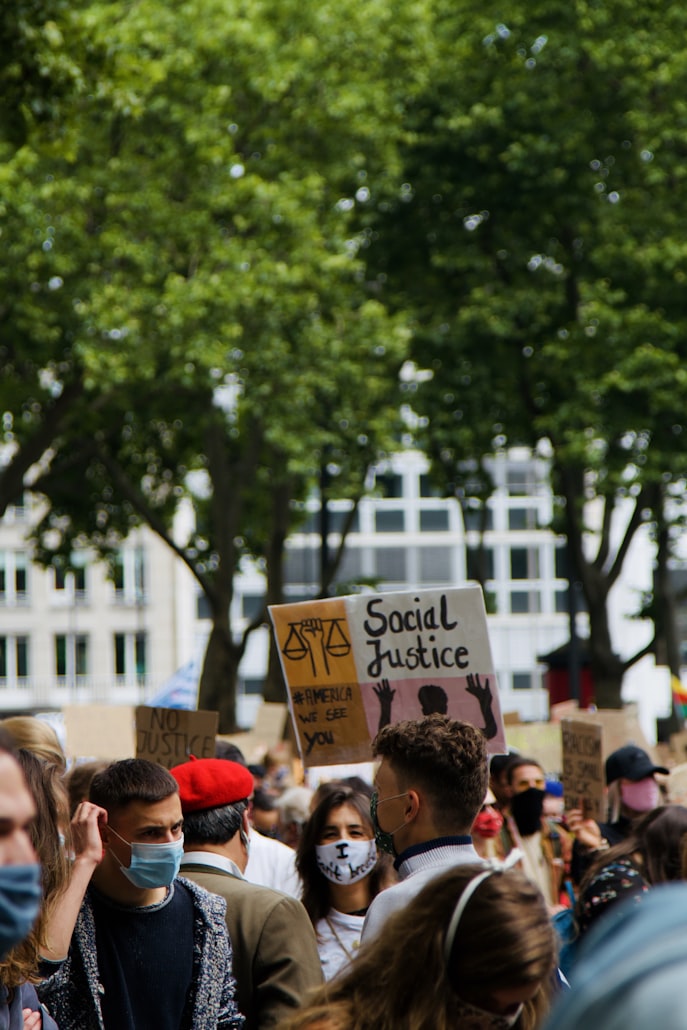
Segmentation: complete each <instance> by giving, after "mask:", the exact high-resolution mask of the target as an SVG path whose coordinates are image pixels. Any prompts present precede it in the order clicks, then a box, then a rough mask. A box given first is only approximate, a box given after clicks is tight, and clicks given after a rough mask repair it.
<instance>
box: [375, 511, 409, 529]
mask: <svg viewBox="0 0 687 1030" xmlns="http://www.w3.org/2000/svg"><path fill="white" fill-rule="evenodd" d="M375 529H376V530H377V532H378V533H402V532H403V531H404V529H405V512H404V511H403V510H402V509H397V510H393V511H381V510H380V511H376V512H375Z"/></svg>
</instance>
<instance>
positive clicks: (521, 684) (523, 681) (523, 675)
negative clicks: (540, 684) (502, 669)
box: [513, 672, 532, 690]
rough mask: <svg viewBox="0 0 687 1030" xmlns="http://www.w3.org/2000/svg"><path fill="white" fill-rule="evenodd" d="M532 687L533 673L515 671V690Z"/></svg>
mask: <svg viewBox="0 0 687 1030" xmlns="http://www.w3.org/2000/svg"><path fill="white" fill-rule="evenodd" d="M531 689H532V673H531V672H514V673H513V690H531Z"/></svg>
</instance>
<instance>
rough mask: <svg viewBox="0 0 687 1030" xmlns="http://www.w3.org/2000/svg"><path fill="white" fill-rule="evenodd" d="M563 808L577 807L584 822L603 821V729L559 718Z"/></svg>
mask: <svg viewBox="0 0 687 1030" xmlns="http://www.w3.org/2000/svg"><path fill="white" fill-rule="evenodd" d="M560 726H561V743H562V762H563V770H562V773H563V776H562V778H563V788H564V792H565V807H566V808H579V809H580V811H581V812H582V814H583V816H584V818H585V819H596V821H597V822H599V821H603V819H604V815H605V813H604V808H605V805H604V785H605V782H606V779H605V775H604V760H603V749H602V737H603V728H602V726H601V725H600V724H599V723H593V722H581V721H578V720H576V719H561V723H560Z"/></svg>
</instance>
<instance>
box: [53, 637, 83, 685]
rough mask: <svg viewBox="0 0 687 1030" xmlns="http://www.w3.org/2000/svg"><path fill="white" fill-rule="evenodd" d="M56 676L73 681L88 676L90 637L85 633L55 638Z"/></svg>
mask: <svg viewBox="0 0 687 1030" xmlns="http://www.w3.org/2000/svg"><path fill="white" fill-rule="evenodd" d="M55 675H56V676H57V677H58V678H59V679H66V680H68V681H71V680H73V679H75V678H82V677H84V676H87V675H88V637H87V636H86V635H85V634H83V633H58V634H57V635H56V636H55Z"/></svg>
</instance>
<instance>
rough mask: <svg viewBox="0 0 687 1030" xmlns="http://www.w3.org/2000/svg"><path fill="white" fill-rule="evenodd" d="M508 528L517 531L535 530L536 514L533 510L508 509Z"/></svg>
mask: <svg viewBox="0 0 687 1030" xmlns="http://www.w3.org/2000/svg"><path fill="white" fill-rule="evenodd" d="M508 528H509V529H513V530H518V529H536V528H537V512H536V509H535V508H509V509H508Z"/></svg>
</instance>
